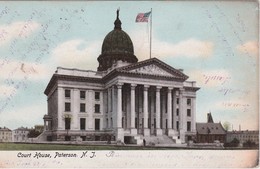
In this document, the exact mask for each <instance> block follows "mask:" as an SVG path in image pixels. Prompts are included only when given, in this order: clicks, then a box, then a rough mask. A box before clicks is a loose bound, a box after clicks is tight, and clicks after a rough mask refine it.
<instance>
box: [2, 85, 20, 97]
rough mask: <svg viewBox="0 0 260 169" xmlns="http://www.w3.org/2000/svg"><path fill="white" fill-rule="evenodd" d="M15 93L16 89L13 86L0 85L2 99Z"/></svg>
mask: <svg viewBox="0 0 260 169" xmlns="http://www.w3.org/2000/svg"><path fill="white" fill-rule="evenodd" d="M15 93H16V89H15V88H14V87H13V86H7V85H0V98H5V97H7V96H10V95H11V94H15Z"/></svg>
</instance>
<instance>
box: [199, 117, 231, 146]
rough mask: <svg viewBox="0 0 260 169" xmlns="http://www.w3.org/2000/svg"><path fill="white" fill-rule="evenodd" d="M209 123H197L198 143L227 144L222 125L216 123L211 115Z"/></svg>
mask: <svg viewBox="0 0 260 169" xmlns="http://www.w3.org/2000/svg"><path fill="white" fill-rule="evenodd" d="M207 117H208V121H207V123H196V128H197V138H196V142H198V143H214V141H217V140H218V141H220V142H221V143H225V141H226V131H225V129H224V128H223V126H222V124H221V123H214V121H213V118H212V116H211V113H208V114H207Z"/></svg>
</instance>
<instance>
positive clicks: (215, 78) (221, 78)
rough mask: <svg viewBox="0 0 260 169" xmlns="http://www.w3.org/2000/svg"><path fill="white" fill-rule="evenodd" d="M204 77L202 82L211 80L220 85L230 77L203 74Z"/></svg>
mask: <svg viewBox="0 0 260 169" xmlns="http://www.w3.org/2000/svg"><path fill="white" fill-rule="evenodd" d="M203 77H204V83H205V84H208V83H209V82H211V81H215V82H220V83H221V84H222V85H223V84H224V83H226V82H227V81H229V80H230V79H231V77H230V76H220V75H205V74H203Z"/></svg>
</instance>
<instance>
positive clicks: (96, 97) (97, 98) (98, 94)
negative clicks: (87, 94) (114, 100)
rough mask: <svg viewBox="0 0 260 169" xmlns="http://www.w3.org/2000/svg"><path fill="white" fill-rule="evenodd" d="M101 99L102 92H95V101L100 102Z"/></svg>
mask: <svg viewBox="0 0 260 169" xmlns="http://www.w3.org/2000/svg"><path fill="white" fill-rule="evenodd" d="M99 99H100V92H95V100H99Z"/></svg>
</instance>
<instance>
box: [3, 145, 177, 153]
mask: <svg viewBox="0 0 260 169" xmlns="http://www.w3.org/2000/svg"><path fill="white" fill-rule="evenodd" d="M166 149H174V148H157V147H141V146H140V147H139V146H115V145H62V144H24V143H0V151H1V150H7V151H9V150H166Z"/></svg>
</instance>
